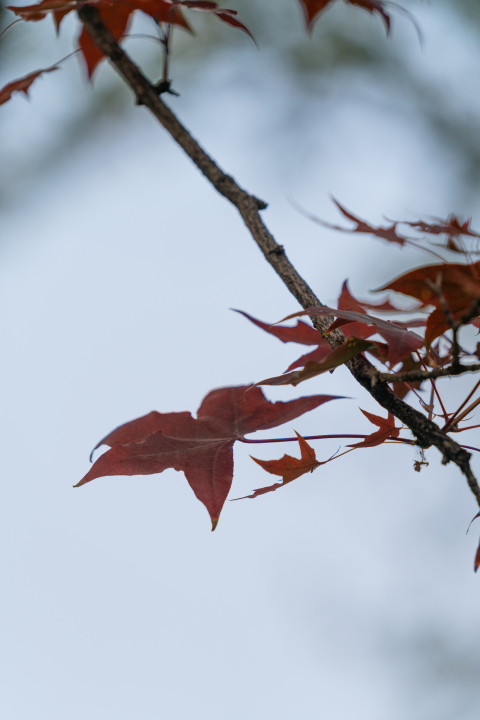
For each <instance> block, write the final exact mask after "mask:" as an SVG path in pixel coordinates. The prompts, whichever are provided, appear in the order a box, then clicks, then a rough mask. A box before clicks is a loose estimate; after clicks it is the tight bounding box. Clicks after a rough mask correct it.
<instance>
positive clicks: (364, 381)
mask: <svg viewBox="0 0 480 720" xmlns="http://www.w3.org/2000/svg"><path fill="white" fill-rule="evenodd" d="M78 16H79V18H80V20H81V21H82V23H83V25H84V26H85V28H86V30H87V32H88V34H89V35H90V37H91V38H92V40H93V42H94V43H95V44H96V45H97V47H98V48H99V49H100V50H101V51H102V53H103V54H104V55H106V56H107V57H108V58H109V59H110V61H111V62H112V64H113V65H114V67H115V68H116V70H117V71H118V73H119V74H120V75H121V76H122V77H123V79H124V80H125V82H126V83H127V85H129V86H130V88H131V89H132V91H133V92H134V94H135V96H136V100H137V104H138V105H145V107H146V108H148V110H150V112H151V113H152V114H153V115H154V116H155V117H156V118H157V120H158V121H159V122H160V123H161V124H162V125H163V127H164V128H165V129H166V130H167V132H169V133H170V135H171V136H172V137H173V139H174V140H175V141H176V142H177V143H178V144H179V145H180V147H181V148H182V149H183V150H184V151H185V153H186V154H187V155H188V156H189V157H190V159H191V160H192V161H193V162H194V164H195V165H196V167H197V168H198V169H199V170H200V171H201V172H202V173H203V174H204V175H205V177H206V178H207V180H209V182H210V183H211V184H212V185H213V187H214V188H215V189H216V190H217V191H218V192H219V193H220V194H221V195H223V196H224V197H225V198H226V199H227V200H229V201H230V202H231V203H232V204H233V205H234V206H235V207H236V208H237V210H238V211H239V213H240V215H241V217H242V218H243V221H244V222H245V225H246V226H247V228H248V230H249V231H250V234H251V235H252V237H253V239H254V240H255V242H256V243H257V245H258V247H259V248H260V250H261V251H262V253H263V255H264V257H265V258H266V260H267V261H268V262H269V263H270V265H271V266H272V267H273V269H274V270H275V272H276V273H277V275H278V276H279V277H280V278H281V280H282V281H283V283H284V284H285V285H286V286H287V288H288V289H289V290H290V292H291V293H292V295H293V296H294V297H295V298H296V300H297V301H298V302H299V303H300V305H301V306H302V307H303V308H304V309H306V308H308V307H312V306H315V305H321V304H322V303H321V302H320V300H319V299H318V298H317V297H316V296H315V294H314V292H313V291H312V289H311V288H310V287H309V285H308V284H307V283H306V282H305V280H303V278H302V277H301V276H300V275H299V274H298V272H297V271H296V269H295V268H294V266H293V265H292V264H291V263H290V261H289V260H288V258H287V256H286V254H285V251H284V248H283V246H282V245H279V244H278V243H277V242H276V241H275V239H274V238H273V236H272V235H271V233H270V232H269V231H268V229H267V227H266V226H265V224H264V222H263V220H262V218H261V217H260V213H259V211H260V210H263V209H265V208H266V207H267V205H266V203H265V202H263V201H262V200H259V199H258V198H256V197H255V196H254V195H251V194H249V193H248V192H246V191H245V190H244V189H243V188H242V187H240V185H238V184H237V182H236V181H235V180H234V179H233V178H232V177H231V176H230V175H227V174H226V173H224V172H223V170H221V169H220V168H219V167H218V165H217V164H216V163H215V162H214V161H213V160H212V158H211V157H210V156H209V155H208V154H207V153H206V152H205V151H204V150H203V149H202V148H201V147H200V145H199V144H198V143H197V141H196V140H195V139H194V138H193V137H192V135H191V134H190V133H189V132H188V130H186V128H185V127H184V126H183V125H182V124H181V123H180V121H179V120H178V119H177V117H176V116H175V115H174V114H173V113H172V111H171V110H170V109H169V108H168V107H167V106H166V105H165V103H164V102H163V101H162V100H161V99H160V97H159V95H158V91H157V90H156V88H155V87H154V86H153V85H152V83H150V82H149V80H148V79H147V78H146V77H145V76H144V75H143V74H142V72H141V71H140V70H139V68H138V67H137V66H136V65H135V63H134V62H133V61H132V60H131V59H130V58H129V57H128V55H126V53H125V52H124V51H123V50H122V48H121V47H120V46H119V44H118V43H117V41H116V40H115V38H114V36H113V35H112V33H111V32H110V31H109V30H108V28H106V27H105V25H104V24H103V22H102V20H101V18H100V15H99V13H98V11H97V10H96V9H95V8H94V7H93V6H91V5H84V6H83V7H81V8H79V9H78ZM331 321H332V319H331V318H328V317H314V318H312V322H313V325H314V327H315V328H316V329H317V330H318V331H319V332H320V333H322V334H323V333H324V332H325V331H326V330H327V328H328V327H329V325H330V324H331ZM326 339H327V341H328V343H329V344H330V346H331V347H332V348H333V349H334V348H336V347H338V346H339V345H342V344H343V342H344V341H345V336H344V334H343V333H342V331H341V330H340V329H337V330H335V331H334V332H331V333H328V335H327V336H326ZM346 365H347V367H348V369H349V370H350V372H351V373H352V375H353V376H354V378H355V379H356V380H357V382H358V383H359V384H360V385H361V386H362V387H363V388H365V390H367V391H368V392H369V393H370V395H372V397H373V398H374V399H375V400H376V401H377V402H378V403H379V405H381V406H382V407H383V408H384V409H385V410H387V411H388V412H390V413H392V415H394V416H395V417H396V418H398V419H399V420H400V421H401V422H402V423H404V424H405V425H406V426H407V427H408V428H409V429H410V430H411V431H412V433H413V434H414V436H415V438H416V444H417V445H418V446H420V447H421V448H429V447H431V446H432V445H433V446H435V447H436V448H437V449H438V450H439V451H440V453H441V454H442V462H443V464H447V463H449V462H450V461H451V462H453V463H455V465H457V466H458V467H459V468H460V470H461V471H462V473H463V474H464V475H465V477H466V479H467V482H468V485H469V487H470V489H471V490H472V492H473V494H474V495H475V498H476V500H477V503H478V505H479V506H480V487H479V486H478V483H477V480H476V478H475V476H474V475H473V473H472V470H471V468H470V458H471V454H470V453H468V452H467V451H466V450H464V449H463V448H461V447H460V445H458V444H457V443H456V442H455V441H454V440H452V438H450V437H449V436H448V435H446V433H444V432H443V431H442V430H441V429H440V428H439V427H438V426H437V425H436V424H435V423H433V422H432V421H431V420H429V419H428V418H427V417H426V416H425V415H423V414H422V413H421V412H419V411H418V410H415V409H414V408H412V407H411V406H410V405H408V404H407V403H405V402H404V401H403V400H400V399H399V398H398V397H397V396H396V395H395V394H394V393H393V391H392V390H391V389H390V387H389V386H388V385H387V384H386V383H382V382H375V381H374V380H373V381H372V377H371V375H372V369H373V366H372V365H371V363H369V362H368V361H367V360H366V359H365V358H364V357H363V356H361V355H359V356H357V357H355V358H353V360H351V361H349V362H348V363H346Z"/></svg>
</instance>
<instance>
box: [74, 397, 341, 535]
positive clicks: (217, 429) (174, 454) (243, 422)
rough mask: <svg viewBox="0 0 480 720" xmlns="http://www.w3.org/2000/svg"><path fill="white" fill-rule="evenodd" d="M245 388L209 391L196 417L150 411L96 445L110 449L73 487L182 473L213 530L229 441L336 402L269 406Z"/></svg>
mask: <svg viewBox="0 0 480 720" xmlns="http://www.w3.org/2000/svg"><path fill="white" fill-rule="evenodd" d="M248 387H249V386H244V387H227V388H220V389H219V390H213V391H212V392H210V393H209V394H208V395H207V396H206V397H205V399H204V400H203V402H202V404H201V406H200V408H199V410H198V413H197V418H193V417H192V416H191V415H190V413H188V412H181V413H159V412H152V413H150V414H149V415H145V416H144V417H141V418H138V419H137V420H133V421H132V422H129V423H126V424H125V425H122V426H121V427H119V428H117V429H116V430H114V431H113V432H112V433H110V434H109V435H107V436H106V437H105V438H103V440H101V441H100V443H99V445H102V444H103V445H109V446H110V447H111V450H109V451H108V452H106V453H105V454H104V455H102V456H101V457H100V458H99V459H98V460H97V461H96V463H95V464H94V465H93V467H92V468H91V469H90V471H89V472H88V473H87V474H86V475H85V477H84V478H82V480H80V482H79V483H78V484H77V485H76V486H75V487H79V486H80V485H85V483H88V482H90V481H91V480H94V479H95V478H98V477H105V476H108V475H151V474H153V473H160V472H163V471H164V470H166V469H167V468H174V469H175V470H179V471H180V470H182V471H183V472H184V473H185V477H186V478H187V480H188V482H189V484H190V487H191V488H192V490H193V491H194V493H195V495H196V496H197V498H198V499H199V500H200V502H202V503H203V504H204V505H205V507H206V508H207V510H208V512H209V514H210V517H211V520H212V529H215V527H216V525H217V523H218V519H219V516H220V512H221V510H222V507H223V505H224V503H225V500H226V498H227V495H228V493H229V490H230V487H231V484H232V477H233V444H234V442H235V441H236V440H240V439H241V438H243V436H244V435H246V434H247V433H252V432H255V431H256V430H268V429H270V428H274V427H277V425H281V424H282V423H285V422H289V421H291V420H293V419H295V418H297V417H299V416H300V415H302V414H303V413H305V412H308V411H309V410H313V409H314V408H316V407H318V406H319V405H322V404H323V403H325V402H328V401H329V400H335V399H337V397H336V396H332V395H314V396H312V397H303V398H299V399H298V400H291V401H290V402H285V403H284V402H277V403H271V402H269V401H268V400H267V399H266V398H265V397H264V395H263V393H262V391H261V390H260V389H259V388H254V389H253V390H252V391H251V392H249V393H247V394H246V396H245V391H246V390H247V389H248ZM97 447H98V445H97Z"/></svg>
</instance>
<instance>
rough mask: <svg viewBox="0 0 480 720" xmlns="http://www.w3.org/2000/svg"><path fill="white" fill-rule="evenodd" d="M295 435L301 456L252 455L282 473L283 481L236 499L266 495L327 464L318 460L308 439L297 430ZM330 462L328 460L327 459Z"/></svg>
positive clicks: (269, 470)
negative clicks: (272, 456) (275, 458)
mask: <svg viewBox="0 0 480 720" xmlns="http://www.w3.org/2000/svg"><path fill="white" fill-rule="evenodd" d="M295 435H296V436H297V437H298V444H299V445H300V452H301V458H300V459H299V458H295V457H292V456H291V455H284V456H283V457H282V458H280V460H258V458H254V457H252V456H250V457H252V460H255V462H256V463H257V464H258V465H260V467H262V468H263V469H264V470H266V471H267V472H268V473H271V474H272V475H280V476H281V478H282V482H281V483H275V485H269V486H268V487H264V488H260V489H259V490H255V492H254V493H253V494H252V495H245V497H242V498H235V500H245V499H247V498H250V499H253V498H256V497H258V496H259V495H265V493H268V492H273V491H275V490H278V488H281V487H285V485H288V483H291V482H292V480H296V479H297V478H299V477H301V476H302V475H305V473H308V472H313V471H314V470H315V469H316V468H317V467H319V466H320V465H325V462H318V460H317V457H316V455H315V450H314V449H313V448H312V447H310V445H309V444H308V443H307V441H306V440H304V439H303V437H302V436H301V435H300V434H299V433H298V432H297V431H295ZM326 462H328V460H327V461H326Z"/></svg>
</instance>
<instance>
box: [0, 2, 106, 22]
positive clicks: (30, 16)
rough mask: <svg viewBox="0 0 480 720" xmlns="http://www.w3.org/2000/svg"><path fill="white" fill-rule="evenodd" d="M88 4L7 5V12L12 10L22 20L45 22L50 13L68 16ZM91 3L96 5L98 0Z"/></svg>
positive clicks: (43, 3)
mask: <svg viewBox="0 0 480 720" xmlns="http://www.w3.org/2000/svg"><path fill="white" fill-rule="evenodd" d="M86 2H87V0H42V2H40V3H37V4H35V5H23V6H16V5H7V10H11V11H12V12H14V13H15V15H18V17H21V18H22V20H30V21H33V22H36V21H38V20H43V18H45V17H46V16H47V15H48V14H49V13H50V12H55V13H56V12H62V13H63V14H64V15H66V14H67V13H69V12H71V11H72V10H75V8H77V7H79V6H80V5H85V3H86ZM90 2H91V4H92V5H94V4H96V2H97V0H90Z"/></svg>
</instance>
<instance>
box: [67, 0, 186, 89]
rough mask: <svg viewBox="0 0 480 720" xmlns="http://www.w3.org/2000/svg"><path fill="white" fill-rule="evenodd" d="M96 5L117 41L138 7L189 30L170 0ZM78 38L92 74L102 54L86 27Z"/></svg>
mask: <svg viewBox="0 0 480 720" xmlns="http://www.w3.org/2000/svg"><path fill="white" fill-rule="evenodd" d="M97 9H98V12H99V14H100V18H101V20H102V22H103V23H104V25H106V27H108V29H109V30H110V32H111V33H112V35H113V36H114V38H115V40H117V41H118V40H120V39H121V38H122V37H123V36H124V35H125V33H126V31H127V27H128V25H129V21H130V18H131V15H132V14H133V13H134V12H135V10H141V11H142V12H144V13H145V14H146V15H149V16H150V17H152V18H153V19H154V20H155V22H157V23H171V24H172V25H178V26H180V27H183V28H184V29H185V30H188V31H189V32H191V28H190V25H189V24H188V23H187V21H186V20H185V18H184V17H183V14H182V11H181V9H180V8H179V7H178V6H177V4H174V3H172V2H170V1H169V0H98V2H97ZM78 42H79V45H80V48H81V50H82V53H83V56H84V58H85V62H86V64H87V70H88V75H89V77H91V76H92V74H93V71H94V70H95V68H96V67H97V65H98V63H99V62H100V61H101V60H102V59H103V58H104V55H103V53H102V51H101V50H99V49H98V47H97V46H96V45H95V43H94V42H93V40H92V39H91V37H90V35H89V34H88V32H87V30H86V28H85V27H83V28H82V32H81V34H80V38H79V41H78Z"/></svg>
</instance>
